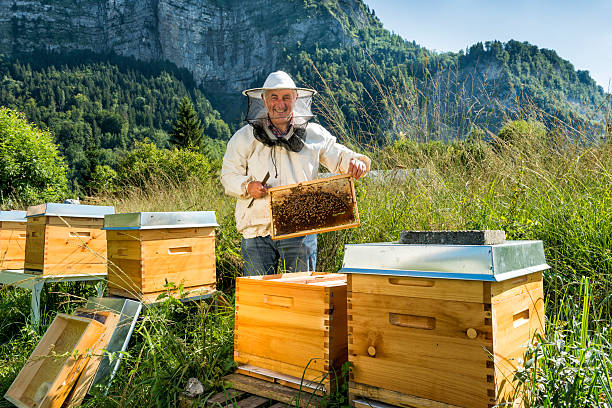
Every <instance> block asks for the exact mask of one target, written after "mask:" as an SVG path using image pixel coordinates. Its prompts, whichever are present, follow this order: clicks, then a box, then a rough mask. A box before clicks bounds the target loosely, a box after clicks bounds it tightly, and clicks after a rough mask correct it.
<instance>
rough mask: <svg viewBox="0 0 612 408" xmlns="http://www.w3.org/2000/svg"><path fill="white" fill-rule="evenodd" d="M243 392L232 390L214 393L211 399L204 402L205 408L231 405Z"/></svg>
mask: <svg viewBox="0 0 612 408" xmlns="http://www.w3.org/2000/svg"><path fill="white" fill-rule="evenodd" d="M244 394H245V393H244V391H239V390H234V389H232V388H230V389H227V390H223V391H221V392H218V393H216V394H215V395H213V396H212V397H210V398H208V399H207V400H206V402H205V404H206V406H207V407H210V406H214V405H220V406H225V405H227V403H231V402H234V401H237V400H239V399H240V398H242V396H243V395H244Z"/></svg>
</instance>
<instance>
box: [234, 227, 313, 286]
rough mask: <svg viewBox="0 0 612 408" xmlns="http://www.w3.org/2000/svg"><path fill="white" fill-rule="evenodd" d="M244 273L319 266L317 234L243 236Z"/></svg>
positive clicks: (272, 271)
mask: <svg viewBox="0 0 612 408" xmlns="http://www.w3.org/2000/svg"><path fill="white" fill-rule="evenodd" d="M240 247H241V250H242V258H243V259H244V276H255V275H273V274H275V273H276V269H277V268H278V267H280V270H281V272H285V271H288V272H307V271H314V270H315V268H316V266H317V236H316V235H306V236H305V237H296V238H287V239H279V240H277V241H274V240H272V238H270V236H269V235H268V236H265V237H255V238H242V245H241V246H240Z"/></svg>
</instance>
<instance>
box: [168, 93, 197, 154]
mask: <svg viewBox="0 0 612 408" xmlns="http://www.w3.org/2000/svg"><path fill="white" fill-rule="evenodd" d="M203 142H204V128H203V127H202V122H201V121H200V119H198V114H197V113H196V111H195V109H194V108H193V104H192V103H191V100H190V99H189V97H188V96H184V97H183V99H182V100H181V103H180V104H179V107H178V113H177V118H176V122H174V123H173V124H172V130H170V143H172V144H173V145H174V146H176V147H180V148H186V149H193V150H196V151H200V150H201V149H202V145H203Z"/></svg>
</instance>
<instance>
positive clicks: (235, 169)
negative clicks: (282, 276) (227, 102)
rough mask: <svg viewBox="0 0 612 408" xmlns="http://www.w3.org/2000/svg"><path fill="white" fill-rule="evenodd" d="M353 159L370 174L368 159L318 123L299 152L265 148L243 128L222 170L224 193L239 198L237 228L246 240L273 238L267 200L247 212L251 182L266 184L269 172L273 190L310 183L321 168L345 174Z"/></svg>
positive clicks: (250, 130) (308, 131)
mask: <svg viewBox="0 0 612 408" xmlns="http://www.w3.org/2000/svg"><path fill="white" fill-rule="evenodd" d="M290 133H291V130H290ZM287 136H290V135H289V134H288V135H287ZM352 158H358V159H360V160H362V161H364V162H365V163H366V167H367V170H368V171H369V170H370V159H369V158H368V157H366V156H364V155H361V154H357V153H355V152H353V151H352V150H350V149H348V148H346V147H345V146H343V145H341V144H339V143H337V142H336V138H335V137H333V136H332V135H331V134H330V133H329V132H328V131H327V130H325V128H323V126H321V125H319V124H316V123H309V124H308V126H307V127H306V132H305V138H304V147H303V148H302V150H300V151H299V152H292V151H289V150H287V149H285V148H283V147H282V146H272V147H269V146H266V145H264V144H263V143H261V142H260V141H258V140H257V139H255V136H254V135H253V127H252V126H251V125H246V126H244V127H242V128H241V129H240V130H238V131H237V132H236V133H235V134H234V136H232V138H231V139H230V141H229V142H228V144H227V150H226V152H225V156H224V157H223V167H222V169H221V183H222V184H223V187H225V192H226V193H227V194H229V195H231V196H234V197H238V201H237V203H236V214H235V215H236V228H237V229H238V231H239V232H240V233H242V236H243V237H245V238H253V237H257V236H266V235H270V223H271V220H270V206H269V203H268V200H267V199H266V198H263V199H258V200H255V202H254V203H253V205H252V206H251V208H247V207H248V205H249V202H250V201H251V197H250V196H249V195H248V193H247V185H248V184H249V183H250V182H251V181H256V180H259V181H261V180H263V179H264V177H265V175H266V173H267V172H270V178H269V180H268V182H267V183H266V184H267V185H268V186H270V187H276V186H283V185H287V184H294V183H300V182H304V181H310V180H314V179H316V178H317V173H318V171H319V164H322V165H323V166H325V167H326V168H327V169H329V171H330V172H332V173H338V174H344V173H346V172H347V171H348V167H349V160H350V159H352Z"/></svg>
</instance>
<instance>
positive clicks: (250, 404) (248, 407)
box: [226, 395, 270, 408]
mask: <svg viewBox="0 0 612 408" xmlns="http://www.w3.org/2000/svg"><path fill="white" fill-rule="evenodd" d="M269 401H270V400H269V399H268V398H264V397H259V396H257V395H251V396H250V397H247V398H245V399H242V400H240V401H238V402H237V403H230V404H228V405H226V407H233V406H234V405H235V406H237V407H238V408H260V407H263V406H266V405H268V403H269Z"/></svg>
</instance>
